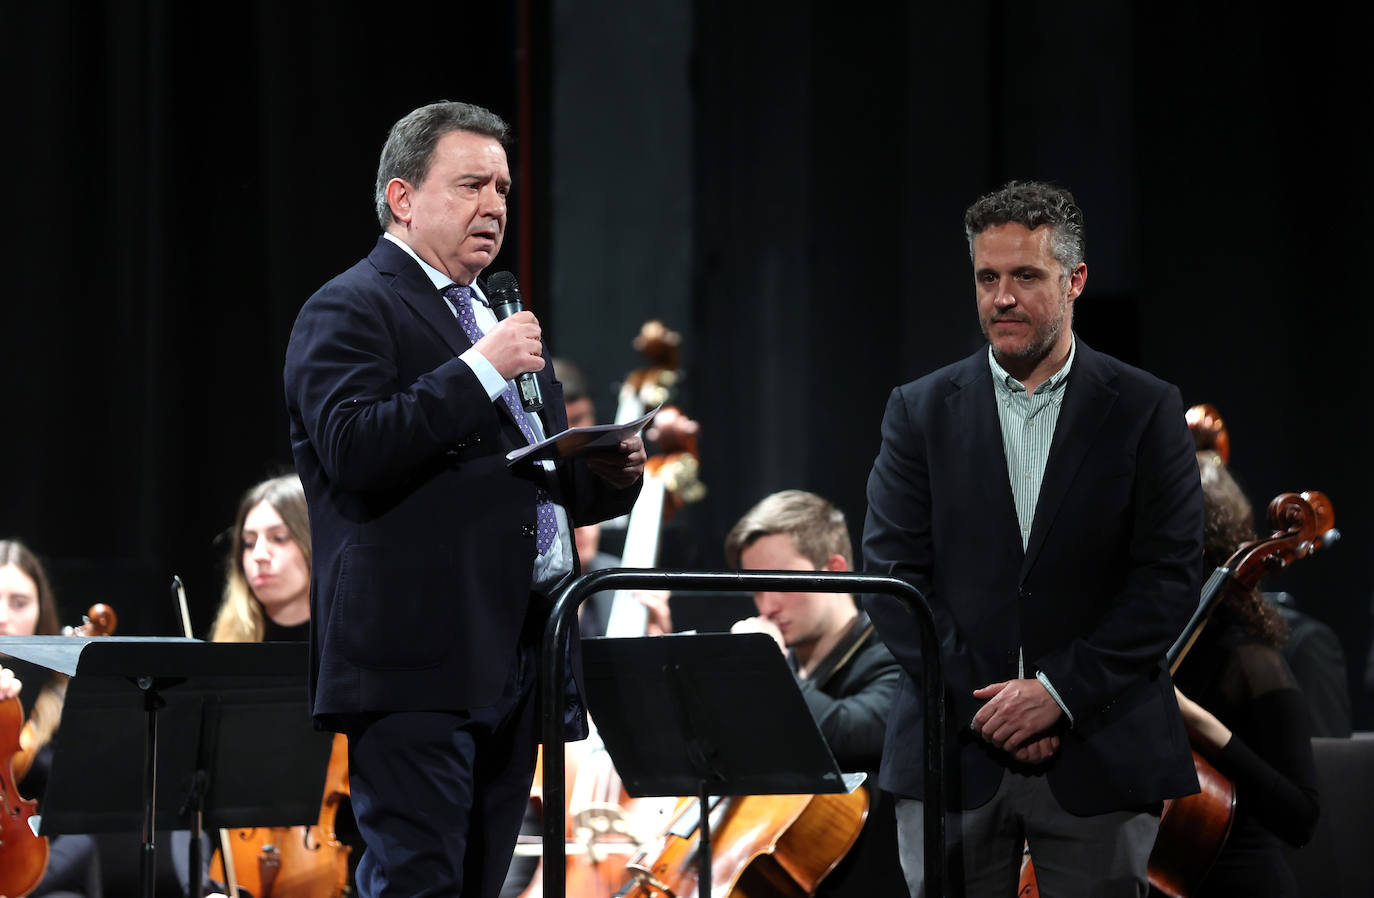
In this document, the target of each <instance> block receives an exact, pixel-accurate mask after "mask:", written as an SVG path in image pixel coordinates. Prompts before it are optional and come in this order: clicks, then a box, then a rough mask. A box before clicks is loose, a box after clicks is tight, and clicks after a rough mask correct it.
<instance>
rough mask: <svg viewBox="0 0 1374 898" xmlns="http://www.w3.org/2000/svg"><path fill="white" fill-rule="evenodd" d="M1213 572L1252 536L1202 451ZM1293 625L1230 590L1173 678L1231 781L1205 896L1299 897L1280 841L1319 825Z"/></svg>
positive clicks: (1200, 745)
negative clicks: (1288, 644)
mask: <svg viewBox="0 0 1374 898" xmlns="http://www.w3.org/2000/svg"><path fill="white" fill-rule="evenodd" d="M1198 467H1199V469H1200V473H1201V477H1202V490H1203V504H1204V507H1205V515H1206V518H1205V535H1204V553H1205V555H1206V559H1207V565H1208V566H1209V567H1216V566H1218V565H1221V564H1223V563H1225V561H1226V560H1227V559H1228V558H1229V557H1230V556H1231V555H1232V553H1233V552H1234V551H1235V550H1236V548H1237V547H1238V546H1239V545H1240V544H1241V543H1243V542H1245V541H1247V540H1252V539H1254V538H1255V531H1254V524H1253V520H1254V518H1253V514H1252V511H1251V507H1250V502H1249V501H1248V500H1247V499H1246V498H1245V495H1244V494H1243V493H1242V492H1241V490H1240V487H1239V486H1238V485H1237V484H1236V482H1235V480H1233V479H1232V478H1231V475H1230V474H1229V473H1228V472H1227V470H1226V467H1225V465H1224V463H1223V462H1222V459H1221V457H1220V456H1218V455H1217V453H1216V452H1212V451H1204V452H1199V453H1198ZM1286 638H1287V628H1286V626H1285V625H1284V622H1283V618H1282V617H1281V616H1280V615H1279V613H1278V610H1277V609H1275V608H1274V607H1272V606H1270V605H1269V604H1268V603H1267V602H1265V601H1264V599H1263V598H1261V596H1260V595H1259V594H1258V592H1256V591H1254V590H1239V589H1230V590H1228V591H1227V592H1226V593H1225V594H1224V597H1223V598H1222V599H1221V601H1220V602H1219V603H1218V605H1217V608H1216V610H1215V611H1214V612H1213V615H1212V618H1211V620H1210V622H1209V623H1208V624H1207V626H1206V627H1205V628H1204V629H1203V631H1202V634H1201V636H1199V637H1198V641H1197V642H1196V643H1195V644H1194V645H1193V647H1192V650H1191V651H1190V652H1189V654H1188V656H1187V657H1186V659H1185V660H1184V662H1183V664H1182V666H1181V667H1180V668H1179V670H1178V674H1177V676H1176V677H1175V682H1176V683H1177V692H1178V702H1179V708H1180V710H1182V712H1183V720H1184V723H1185V725H1186V726H1187V728H1188V733H1189V736H1190V738H1191V739H1192V741H1193V745H1194V747H1195V748H1196V749H1197V750H1198V751H1199V752H1201V753H1202V754H1204V755H1206V756H1207V758H1208V760H1210V761H1211V762H1212V763H1213V764H1214V765H1215V766H1216V767H1217V769H1218V770H1220V771H1221V772H1222V773H1223V774H1225V775H1226V776H1227V777H1229V778H1230V779H1231V780H1232V782H1234V783H1235V788H1236V815H1235V822H1234V823H1233V825H1232V828H1231V834H1230V837H1229V838H1228V839H1227V841H1226V845H1225V847H1224V848H1223V849H1222V852H1221V855H1220V856H1219V857H1218V858H1217V861H1216V863H1215V865H1214V866H1213V867H1212V870H1211V872H1209V873H1208V874H1207V878H1206V879H1205V880H1204V881H1203V883H1202V888H1201V891H1200V892H1199V893H1198V895H1199V896H1201V898H1212V896H1223V895H1245V896H1248V898H1263V896H1272V898H1286V896H1296V895H1297V894H1298V892H1297V884H1296V883H1295V881H1294V879H1293V874H1292V871H1291V870H1290V869H1289V868H1288V865H1287V863H1286V862H1285V860H1284V857H1283V852H1282V850H1281V848H1280V845H1279V840H1280V839H1282V840H1283V841H1285V842H1287V843H1289V844H1290V845H1295V846H1297V845H1302V844H1303V843H1304V842H1306V841H1307V840H1308V839H1309V838H1310V837H1311V835H1312V831H1313V828H1314V826H1315V825H1316V820H1317V811H1318V808H1317V786H1316V771H1315V768H1314V765H1313V761H1312V747H1311V741H1310V737H1309V733H1310V729H1311V725H1310V722H1309V716H1308V712H1307V707H1306V705H1305V703H1304V700H1303V697H1302V693H1301V692H1300V691H1299V689H1298V687H1297V685H1296V683H1295V681H1294V680H1293V676H1292V674H1291V673H1290V672H1289V670H1288V666H1287V665H1286V664H1285V663H1284V660H1283V657H1282V655H1281V654H1280V650H1279V649H1280V647H1281V646H1282V645H1283V642H1284V640H1285V639H1286Z"/></svg>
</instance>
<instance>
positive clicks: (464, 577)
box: [285, 102, 645, 898]
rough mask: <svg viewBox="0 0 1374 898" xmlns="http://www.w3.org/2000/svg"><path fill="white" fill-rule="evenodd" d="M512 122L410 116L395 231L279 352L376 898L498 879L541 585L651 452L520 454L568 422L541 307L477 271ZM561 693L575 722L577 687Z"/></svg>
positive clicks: (623, 496) (370, 895)
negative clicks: (520, 305) (541, 458)
mask: <svg viewBox="0 0 1374 898" xmlns="http://www.w3.org/2000/svg"><path fill="white" fill-rule="evenodd" d="M506 139H507V126H506V123H505V122H504V121H502V120H501V119H500V118H499V117H498V116H496V115H495V114H493V113H491V112H489V111H488V110H486V109H482V108H481V107H478V106H473V105H470V104H466V103H450V102H443V103H434V104H431V105H428V106H423V107H421V108H419V109H416V110H415V111H413V112H411V113H410V114H408V115H406V116H405V117H404V118H402V119H401V120H400V121H398V122H397V123H396V124H395V125H394V126H393V127H392V129H391V133H390V134H389V135H388V137H387V140H386V144H385V146H384V147H383V148H382V156H381V162H380V165H379V166H378V170H377V184H376V194H375V201H376V210H377V217H378V220H379V222H380V224H381V226H382V230H383V234H382V236H381V237H380V238H379V239H378V240H377V245H376V246H375V247H374V248H373V250H372V252H371V253H370V254H369V255H368V256H367V258H365V259H363V260H362V261H360V262H358V263H357V264H356V265H354V266H353V267H352V268H350V269H348V270H347V271H345V272H344V273H343V274H340V275H339V276H338V277H336V278H334V279H333V280H331V281H329V282H328V283H326V284H325V285H324V286H323V287H321V288H320V289H319V291H318V292H316V293H315V295H314V296H312V297H310V299H309V301H307V302H306V304H305V306H304V307H303V308H302V309H301V312H300V315H299V317H298V318H297V319H296V324H295V327H294V328H293V329H292V332H291V340H290V343H289V345H288V347H287V351H286V367H285V385H286V404H287V409H288V412H289V413H290V418H291V444H292V452H293V453H294V455H295V460H296V468H297V470H298V472H299V473H300V476H301V480H302V482H303V483H304V484H305V491H306V496H307V499H308V500H309V507H310V529H311V537H312V540H313V543H314V558H313V563H312V569H311V585H310V605H311V609H310V610H311V614H310V654H311V676H310V688H311V701H312V704H311V710H312V713H313V715H314V717H315V721H316V723H317V725H319V726H321V727H322V728H325V729H330V730H336V731H339V732H343V733H346V734H347V736H348V747H349V752H348V754H349V767H350V786H351V791H352V801H353V810H354V812H355V814H356V816H357V819H358V828H359V830H360V832H361V833H362V836H363V839H364V841H365V842H366V844H367V850H366V851H365V852H364V853H363V857H362V860H361V862H360V863H359V866H358V871H357V886H358V891H359V892H360V893H361V894H362V895H363V896H364V898H375V896H392V895H396V896H401V895H404V896H416V895H465V896H495V895H496V894H497V893H498V891H499V890H500V887H501V882H502V879H503V878H504V876H505V872H506V868H507V865H508V863H509V861H510V856H511V851H512V848H513V846H514V844H515V839H516V834H517V833H518V831H519V828H520V819H521V816H522V813H523V810H524V806H525V802H526V801H527V799H528V797H529V788H530V783H531V780H532V778H533V775H534V763H535V749H536V744H537V736H536V732H537V727H536V720H537V711H538V709H537V705H536V700H535V695H534V687H535V681H536V675H537V670H536V662H537V659H538V654H539V653H538V643H539V639H540V637H541V635H542V632H543V624H544V621H545V618H546V616H547V612H548V609H549V600H548V597H549V596H550V595H551V594H553V592H554V591H555V590H556V589H557V588H558V587H559V586H561V585H562V584H563V583H565V582H566V581H567V580H569V579H570V578H571V577H572V576H574V575H575V574H576V573H577V568H578V561H577V554H576V550H575V548H574V545H573V539H572V528H573V527H575V526H577V525H580V524H588V523H592V522H595V521H600V520H603V519H605V518H609V517H613V516H616V515H620V514H624V513H626V512H628V511H629V510H630V507H631V506H632V505H633V503H634V499H635V497H636V495H637V494H638V489H639V483H640V477H641V475H642V473H643V468H644V458H645V455H644V447H643V444H642V443H641V441H640V440H639V438H638V437H636V438H633V439H631V440H626V441H624V442H622V443H620V444H619V446H618V448H617V449H616V450H612V451H608V452H602V453H599V454H596V455H588V456H586V457H585V458H581V459H577V460H561V461H558V462H557V463H554V462H542V463H537V464H536V463H529V462H526V463H524V464H521V465H516V466H514V467H508V466H507V464H506V458H505V456H506V453H507V452H509V451H510V450H512V449H516V448H518V447H520V446H523V445H525V444H527V443H530V442H534V441H537V440H540V439H542V438H543V437H544V436H546V435H548V434H552V433H557V432H559V431H561V430H563V429H565V428H566V426H567V420H566V416H565V413H564V410H563V398H562V388H561V386H560V385H559V384H558V382H557V380H555V379H554V373H553V371H552V369H551V368H550V367H549V366H548V364H547V362H546V355H547V353H546V351H545V348H544V346H543V343H542V340H541V333H540V328H539V322H538V320H536V318H535V316H534V314H533V313H532V312H530V311H527V310H523V311H514V309H513V307H512V306H510V305H509V304H506V305H505V308H503V312H513V314H509V316H508V317H504V318H500V319H499V320H498V316H497V314H496V313H494V312H493V311H492V309H491V308H489V307H488V305H487V300H488V296H487V293H486V292H485V291H484V290H483V287H482V284H481V283H479V281H478V275H479V274H481V272H482V271H483V270H484V269H485V268H487V266H489V265H490V264H491V263H492V261H493V260H494V259H495V258H496V254H497V252H499V251H500V249H501V240H502V237H503V236H504V233H505V228H506V200H507V195H508V193H509V191H510V186H511V178H510V171H509V168H508V166H507V162H506V150H505V143H506ZM498 274H501V273H498ZM501 280H502V281H503V282H504V286H503V287H502V288H501V289H502V296H501V297H500V298H502V299H503V300H506V301H507V303H509V301H510V300H512V299H513V298H517V297H518V288H517V287H516V285H515V281H514V278H511V277H510V276H509V275H505V276H504V278H502V279H501ZM512 294H513V295H512ZM527 376H532V377H533V379H534V380H533V383H531V382H530V381H528V380H524V379H525V378H526V377H527ZM522 380H523V382H522V383H520V384H519V385H518V386H517V381H522ZM536 388H537V389H536ZM540 394H542V401H541V395H540ZM574 638H576V637H575V634H574ZM569 682H570V683H572V682H573V681H572V680H571V678H570V679H569ZM572 690H573V691H574V692H575V690H576V685H575V684H573V685H572ZM565 707H566V708H567V720H566V725H567V735H568V737H569V738H581V737H582V736H584V735H585V734H586V726H585V714H584V712H583V708H582V705H581V701H580V698H579V697H578V696H577V695H575V694H572V695H570V696H569V700H568V701H567V702H566V703H565Z"/></svg>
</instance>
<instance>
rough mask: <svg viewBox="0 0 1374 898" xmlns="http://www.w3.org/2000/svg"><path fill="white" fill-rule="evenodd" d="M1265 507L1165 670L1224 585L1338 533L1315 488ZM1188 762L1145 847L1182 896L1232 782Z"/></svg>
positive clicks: (1208, 587) (1215, 841) (1169, 886)
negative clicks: (1257, 527)
mask: <svg viewBox="0 0 1374 898" xmlns="http://www.w3.org/2000/svg"><path fill="white" fill-rule="evenodd" d="M1218 455H1220V452H1218ZM1267 514H1268V519H1269V522H1270V525H1271V526H1272V527H1273V528H1274V530H1273V532H1272V533H1271V534H1270V536H1268V537H1266V538H1264V539H1259V540H1253V541H1251V542H1247V543H1242V544H1241V545H1240V546H1239V547H1238V548H1237V549H1236V551H1235V552H1234V553H1233V554H1232V555H1231V557H1230V558H1229V559H1228V560H1227V562H1226V563H1225V564H1224V565H1222V566H1221V567H1219V568H1217V569H1216V570H1215V571H1214V572H1213V573H1212V575H1211V577H1209V578H1208V580H1207V583H1206V584H1205V585H1204V586H1203V589H1202V597H1201V599H1200V600H1199V602H1198V607H1197V609H1196V610H1195V611H1194V613H1193V616H1192V618H1191V619H1190V620H1189V622H1188V625H1187V626H1186V627H1184V629H1183V632H1182V634H1181V635H1180V636H1179V638H1178V639H1177V641H1175V643H1174V645H1173V646H1172V647H1171V648H1170V649H1169V652H1168V655H1167V658H1168V661H1169V670H1170V673H1173V672H1175V671H1177V670H1178V668H1179V666H1180V665H1181V664H1182V662H1183V659H1184V658H1185V656H1186V655H1187V653H1188V650H1189V649H1190V648H1191V647H1192V646H1193V644H1194V643H1195V642H1196V641H1197V638H1198V636H1199V635H1201V633H1202V630H1203V628H1204V627H1205V626H1206V625H1207V621H1208V619H1209V618H1210V616H1211V614H1212V611H1213V610H1214V609H1215V608H1216V606H1217V604H1218V602H1219V601H1220V600H1221V598H1222V597H1223V596H1224V595H1225V591H1226V590H1229V589H1238V590H1252V589H1254V588H1255V587H1256V586H1257V585H1258V584H1259V581H1260V580H1261V578H1263V577H1264V576H1265V575H1267V574H1277V573H1280V572H1282V571H1284V570H1286V569H1287V568H1288V567H1289V566H1290V565H1292V564H1293V563H1294V562H1295V561H1298V560H1300V559H1303V558H1308V557H1310V556H1311V555H1312V554H1313V553H1315V552H1317V551H1318V550H1320V549H1321V548H1323V547H1324V546H1328V545H1331V544H1333V543H1334V542H1335V541H1336V540H1337V539H1339V537H1340V532H1339V531H1338V530H1336V528H1335V513H1334V510H1333V508H1332V505H1331V501H1330V500H1329V499H1328V498H1327V497H1326V496H1325V495H1324V494H1323V493H1320V492H1316V491H1310V492H1304V493H1301V494H1298V493H1282V494H1280V495H1278V496H1275V497H1274V499H1273V500H1272V501H1271V502H1270V503H1269V507H1268V511H1267ZM1193 763H1194V765H1195V766H1196V768H1197V773H1198V783H1199V786H1200V791H1199V792H1197V793H1194V794H1193V795H1185V796H1183V797H1181V798H1175V799H1170V800H1166V801H1165V802H1164V811H1163V814H1162V816H1161V818H1160V824H1159V833H1158V835H1157V836H1156V838H1155V845H1154V849H1153V850H1152V851H1151V852H1150V861H1149V881H1150V888H1151V892H1152V894H1159V895H1166V896H1168V898H1187V896H1188V895H1191V894H1193V893H1194V892H1195V891H1196V890H1197V887H1198V885H1200V884H1201V882H1202V880H1203V879H1204V878H1205V877H1206V875H1207V872H1208V870H1210V869H1211V866H1212V863H1213V862H1214V861H1215V860H1216V858H1217V856H1218V855H1219V854H1220V852H1221V849H1222V847H1223V846H1224V845H1225V843H1226V838H1227V836H1228V835H1229V833H1230V828H1231V823H1232V821H1233V819H1234V815H1235V801H1236V796H1235V787H1234V785H1233V784H1232V783H1231V782H1230V780H1228V779H1227V778H1226V777H1225V776H1224V775H1223V774H1221V773H1220V772H1219V771H1217V770H1216V768H1215V767H1213V766H1212V765H1211V763H1209V762H1208V761H1207V759H1206V758H1204V757H1203V756H1202V755H1201V754H1199V753H1198V752H1197V751H1196V750H1194V751H1193ZM1017 894H1018V895H1019V896H1023V898H1035V896H1038V895H1039V889H1038V886H1037V885H1036V882H1035V870H1034V864H1033V862H1032V861H1031V860H1029V859H1027V860H1026V862H1025V864H1024V865H1023V867H1022V872H1021V880H1020V884H1019V887H1018V889H1017Z"/></svg>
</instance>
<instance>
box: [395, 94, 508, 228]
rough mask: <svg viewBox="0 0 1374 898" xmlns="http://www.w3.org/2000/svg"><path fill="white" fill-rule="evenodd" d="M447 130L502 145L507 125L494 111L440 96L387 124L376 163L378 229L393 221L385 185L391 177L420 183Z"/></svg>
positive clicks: (505, 138) (505, 140)
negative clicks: (441, 99)
mask: <svg viewBox="0 0 1374 898" xmlns="http://www.w3.org/2000/svg"><path fill="white" fill-rule="evenodd" d="M451 131H470V132H472V133H473V134H482V135H484V136H486V137H490V138H493V139H495V140H496V141H497V142H499V143H500V144H501V146H502V147H504V146H506V142H507V139H508V137H509V134H510V128H509V126H508V125H507V124H506V122H505V120H504V119H502V118H501V116H499V115H497V114H496V113H494V112H492V111H490V110H488V109H483V108H482V107H481V106H474V105H473V104H471V103H454V102H450V101H448V100H444V101H441V102H438V103H430V104H429V105H428V106H421V107H420V108H419V109H416V110H415V111H413V112H410V113H408V114H407V115H406V116H405V117H404V118H402V119H401V120H400V121H399V122H397V123H396V124H394V125H392V126H391V133H390V134H388V135H387V136H386V144H385V145H384V146H383V147H382V159H381V162H379V163H378V165H377V188H376V193H375V195H374V200H375V201H376V204H377V221H378V222H379V223H380V224H381V226H382V230H386V229H387V227H388V226H389V225H390V224H391V222H392V221H393V218H392V216H391V206H390V205H388V204H387V201H386V185H387V184H389V183H391V179H392V178H400V179H401V180H403V181H409V182H410V183H411V184H420V183H422V182H423V181H424V180H425V177H426V176H427V175H428V174H429V166H430V164H431V163H432V162H433V158H434V146H435V144H437V143H438V142H439V138H441V137H443V136H444V135H445V134H448V133H449V132H451Z"/></svg>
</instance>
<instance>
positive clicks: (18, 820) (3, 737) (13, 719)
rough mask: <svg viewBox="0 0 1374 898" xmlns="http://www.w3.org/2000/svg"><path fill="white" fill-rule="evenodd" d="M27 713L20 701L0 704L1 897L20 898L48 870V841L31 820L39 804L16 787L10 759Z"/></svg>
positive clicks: (15, 699)
mask: <svg viewBox="0 0 1374 898" xmlns="http://www.w3.org/2000/svg"><path fill="white" fill-rule="evenodd" d="M23 726H24V710H23V707H22V706H21V705H20V704H19V697H18V696H14V697H12V698H8V699H5V700H4V701H3V702H0V754H3V755H5V759H4V761H3V763H0V896H9V898H19V896H21V895H27V894H28V893H29V892H30V891H32V890H33V887H34V886H36V885H38V883H39V881H40V880H41V879H42V878H43V873H44V871H45V870H47V869H48V840H47V839H46V838H44V837H42V836H39V835H37V834H36V833H34V831H33V828H32V819H33V817H34V816H35V815H36V814H37V813H38V802H37V801H34V800H32V799H25V798H23V797H22V796H21V795H20V794H19V789H18V787H17V786H16V785H15V783H16V781H17V780H19V779H22V777H20V776H18V775H16V773H15V771H14V769H13V765H12V761H11V758H13V757H14V756H15V755H17V754H19V752H20V751H21V749H20V745H19V733H20V730H21V729H22V727H23Z"/></svg>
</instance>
